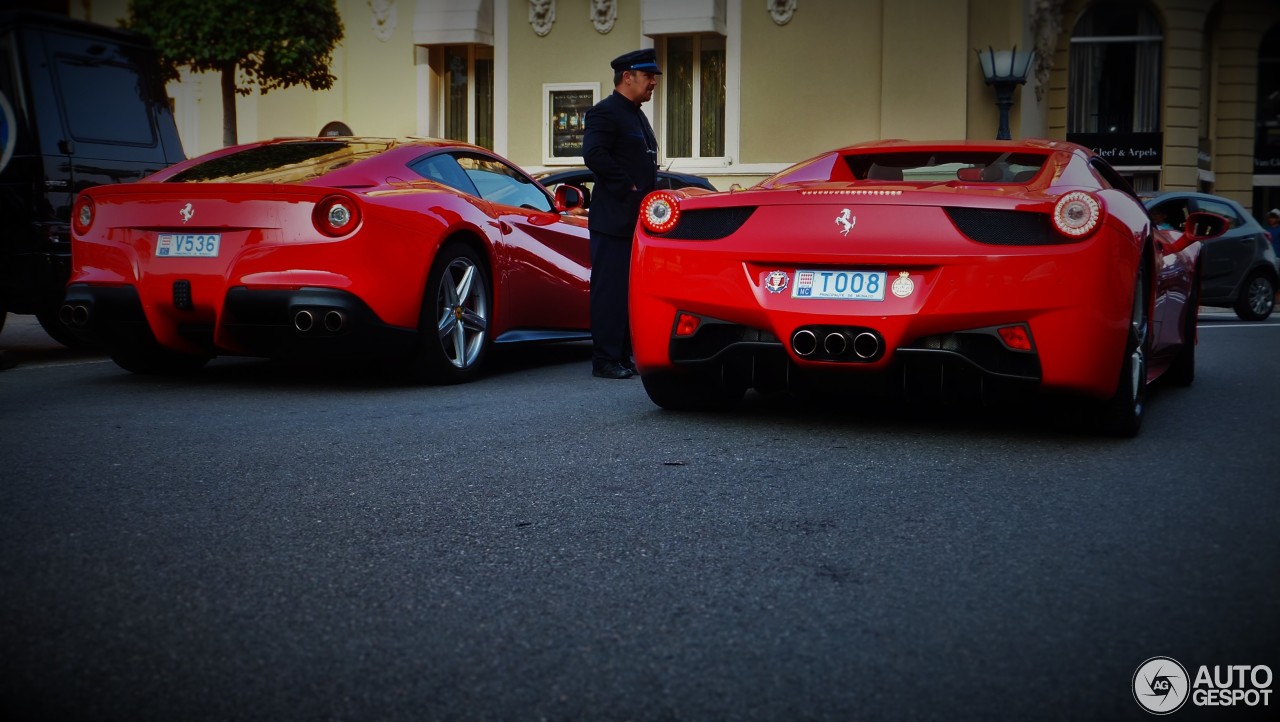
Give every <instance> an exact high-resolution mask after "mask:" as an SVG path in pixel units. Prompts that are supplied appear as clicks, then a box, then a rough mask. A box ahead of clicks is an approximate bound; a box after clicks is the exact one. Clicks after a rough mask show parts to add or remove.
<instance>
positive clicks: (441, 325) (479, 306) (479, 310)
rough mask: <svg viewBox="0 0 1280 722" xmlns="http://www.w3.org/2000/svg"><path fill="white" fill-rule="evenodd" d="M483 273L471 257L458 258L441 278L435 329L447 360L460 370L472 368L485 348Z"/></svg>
mask: <svg viewBox="0 0 1280 722" xmlns="http://www.w3.org/2000/svg"><path fill="white" fill-rule="evenodd" d="M488 298H489V296H488V291H487V289H486V288H485V284H484V274H482V273H481V272H480V271H479V269H477V268H476V265H475V263H473V262H472V261H471V259H469V258H456V259H454V260H453V261H452V262H451V263H450V264H449V265H448V267H446V268H445V271H444V276H443V277H442V278H441V279H440V293H439V295H438V297H437V301H436V308H437V311H438V313H437V318H438V319H439V321H438V323H437V324H436V328H437V330H438V332H439V335H440V345H441V347H442V348H443V349H444V355H445V358H446V359H448V361H449V363H450V364H452V365H453V366H454V368H458V369H466V368H470V367H471V366H472V365H473V364H475V362H476V359H478V358H479V357H480V352H481V351H482V350H483V349H484V339H485V334H486V333H487V332H488V330H489V301H488Z"/></svg>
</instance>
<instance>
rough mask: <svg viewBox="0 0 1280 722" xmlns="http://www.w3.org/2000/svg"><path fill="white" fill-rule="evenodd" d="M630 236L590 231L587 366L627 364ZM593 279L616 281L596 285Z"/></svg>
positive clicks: (628, 348)
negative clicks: (589, 310)
mask: <svg viewBox="0 0 1280 722" xmlns="http://www.w3.org/2000/svg"><path fill="white" fill-rule="evenodd" d="M630 267H631V237H630V236H614V235H610V234H608V233H600V232H599V231H591V341H592V346H593V350H592V354H591V363H592V364H593V365H594V366H595V368H600V367H602V366H604V365H605V364H609V363H622V364H623V365H624V366H630V365H631V330H630V324H629V322H628V319H627V292H628V288H629V287H630V281H629V274H628V271H629V269H630ZM597 278H609V279H617V280H613V281H610V282H609V283H596V279H597Z"/></svg>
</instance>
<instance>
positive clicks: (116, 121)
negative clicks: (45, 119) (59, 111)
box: [55, 54, 156, 146]
mask: <svg viewBox="0 0 1280 722" xmlns="http://www.w3.org/2000/svg"><path fill="white" fill-rule="evenodd" d="M55 68H56V71H57V77H58V86H59V90H60V91H61V98H62V105H63V110H64V111H65V115H64V117H65V118H66V119H67V125H68V126H69V130H70V132H71V137H72V138H74V139H75V140H80V141H85V142H92V143H127V144H130V145H147V146H149V145H154V144H155V142H156V137H155V132H154V131H153V129H152V127H151V113H150V111H149V110H148V108H147V103H146V101H145V100H143V97H142V94H141V92H140V90H141V89H140V88H138V71H137V70H136V69H135V68H131V67H128V66H124V65H118V64H115V63H107V62H102V61H97V60H93V59H89V58H83V57H76V56H71V55H61V54H60V55H58V56H57V60H56V65H55ZM108 108H110V109H111V111H112V112H110V113H106V112H103V111H104V110H106V109H108Z"/></svg>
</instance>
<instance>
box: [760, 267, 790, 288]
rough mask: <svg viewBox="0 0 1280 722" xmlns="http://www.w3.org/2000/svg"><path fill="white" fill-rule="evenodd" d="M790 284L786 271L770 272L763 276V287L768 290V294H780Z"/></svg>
mask: <svg viewBox="0 0 1280 722" xmlns="http://www.w3.org/2000/svg"><path fill="white" fill-rule="evenodd" d="M790 282H791V279H790V278H789V277H788V276H787V272H786V271H770V272H769V273H766V274H765V276H764V287H765V288H767V289H769V293H782V292H783V291H785V290H787V284H788V283H790Z"/></svg>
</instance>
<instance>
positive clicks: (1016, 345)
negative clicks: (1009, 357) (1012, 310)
mask: <svg viewBox="0 0 1280 722" xmlns="http://www.w3.org/2000/svg"><path fill="white" fill-rule="evenodd" d="M996 333H998V334H1000V340H1001V341H1004V345H1005V346H1008V347H1009V348H1011V349H1013V350H1015V351H1030V350H1031V331H1030V330H1029V329H1027V327H1026V326H1023V325H1022V324H1018V325H1017V326H1004V327H1001V328H998V329H996Z"/></svg>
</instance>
